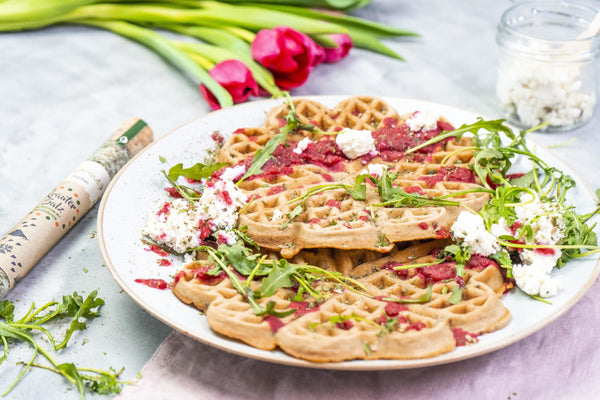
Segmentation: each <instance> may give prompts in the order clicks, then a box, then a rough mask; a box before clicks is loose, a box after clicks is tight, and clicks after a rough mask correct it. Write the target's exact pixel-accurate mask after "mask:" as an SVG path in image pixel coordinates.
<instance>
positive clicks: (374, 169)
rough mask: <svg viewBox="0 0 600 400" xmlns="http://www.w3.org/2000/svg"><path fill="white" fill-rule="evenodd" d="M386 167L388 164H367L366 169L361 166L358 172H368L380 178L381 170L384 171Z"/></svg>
mask: <svg viewBox="0 0 600 400" xmlns="http://www.w3.org/2000/svg"><path fill="white" fill-rule="evenodd" d="M387 169H388V166H387V165H384V164H369V165H368V166H367V168H366V169H365V168H363V169H362V170H361V171H360V174H361V175H364V174H369V175H373V176H376V177H378V178H380V177H381V176H382V175H383V171H386V170H387Z"/></svg>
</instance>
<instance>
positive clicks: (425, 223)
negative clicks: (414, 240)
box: [419, 222, 429, 231]
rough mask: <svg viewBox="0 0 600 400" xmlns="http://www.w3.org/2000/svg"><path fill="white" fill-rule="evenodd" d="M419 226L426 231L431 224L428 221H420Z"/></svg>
mask: <svg viewBox="0 0 600 400" xmlns="http://www.w3.org/2000/svg"><path fill="white" fill-rule="evenodd" d="M419 228H421V229H422V230H424V231H425V230H427V229H428V228H429V224H427V222H419Z"/></svg>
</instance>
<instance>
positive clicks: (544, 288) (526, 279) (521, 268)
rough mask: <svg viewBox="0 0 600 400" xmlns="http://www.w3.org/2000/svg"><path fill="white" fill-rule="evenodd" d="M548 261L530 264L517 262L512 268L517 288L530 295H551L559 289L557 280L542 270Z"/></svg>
mask: <svg viewBox="0 0 600 400" xmlns="http://www.w3.org/2000/svg"><path fill="white" fill-rule="evenodd" d="M547 265H549V263H546V262H544V261H540V262H536V263H535V264H532V265H524V264H517V265H514V266H513V268H512V274H513V277H514V278H515V282H516V284H517V286H519V288H520V289H521V290H522V291H524V292H525V293H527V294H529V295H532V296H538V295H539V296H540V297H552V296H554V295H555V294H556V293H557V292H558V289H559V283H558V281H557V280H555V279H552V278H551V277H550V275H549V273H546V272H544V270H545V269H547V268H546V266H547Z"/></svg>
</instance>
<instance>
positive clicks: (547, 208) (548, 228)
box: [451, 193, 566, 297]
mask: <svg viewBox="0 0 600 400" xmlns="http://www.w3.org/2000/svg"><path fill="white" fill-rule="evenodd" d="M521 201H522V202H524V203H525V204H522V205H518V206H515V213H516V215H517V221H516V224H517V225H528V227H529V229H530V231H531V236H530V237H529V239H528V241H527V244H531V245H548V246H553V245H556V244H558V243H559V242H560V241H561V240H562V238H563V237H564V232H565V229H566V227H565V223H564V220H563V211H562V208H561V206H560V204H558V203H544V202H542V201H540V200H539V199H538V198H537V197H534V198H531V195H529V194H525V193H524V194H522V195H521ZM451 231H452V235H453V237H454V238H455V239H457V240H458V241H459V242H462V243H464V244H465V245H467V246H470V247H471V250H472V251H473V253H477V254H481V255H483V256H490V255H492V254H494V253H496V252H497V251H500V250H501V246H500V244H499V243H498V238H500V237H501V236H514V235H515V232H514V230H513V229H511V227H509V226H508V223H507V222H506V220H505V219H504V218H503V217H502V218H500V219H499V220H498V222H497V223H495V224H493V225H492V226H491V227H490V232H488V231H487V230H486V229H485V226H484V222H483V219H482V218H481V216H480V215H479V214H473V213H470V212H467V211H463V212H461V213H460V214H459V216H458V219H457V220H456V222H455V223H454V224H453V225H452V228H451ZM561 255H562V252H561V250H560V249H552V248H545V249H544V248H538V249H535V248H533V249H522V250H521V251H520V252H519V258H520V261H521V263H518V264H515V265H513V268H512V274H513V277H514V279H515V283H516V284H517V286H518V287H519V288H520V289H521V290H523V292H525V293H527V294H529V295H532V296H538V295H539V296H540V297H551V296H554V295H555V294H556V293H557V291H558V289H559V286H560V285H559V283H558V282H557V281H556V280H555V279H552V278H551V277H550V273H551V272H552V270H553V269H554V267H555V266H556V263H557V261H558V260H559V259H560V257H561Z"/></svg>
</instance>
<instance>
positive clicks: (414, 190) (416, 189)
mask: <svg viewBox="0 0 600 400" xmlns="http://www.w3.org/2000/svg"><path fill="white" fill-rule="evenodd" d="M402 190H404V191H405V192H406V193H419V194H420V195H423V196H425V191H424V190H423V188H422V187H421V186H407V187H404V188H402Z"/></svg>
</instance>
